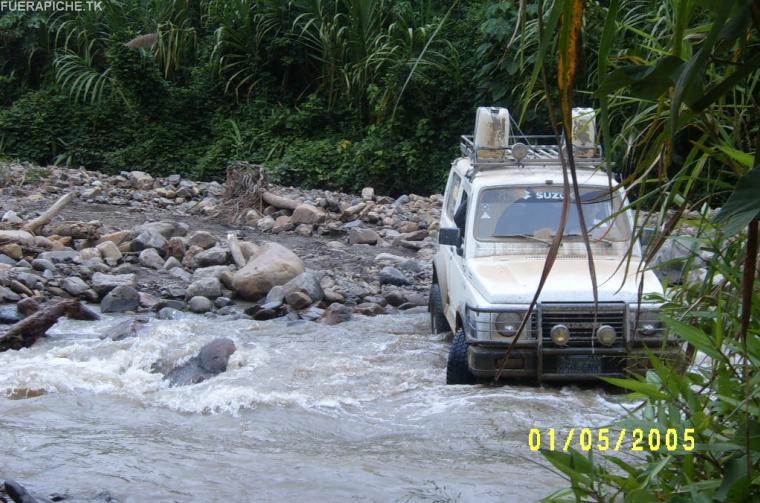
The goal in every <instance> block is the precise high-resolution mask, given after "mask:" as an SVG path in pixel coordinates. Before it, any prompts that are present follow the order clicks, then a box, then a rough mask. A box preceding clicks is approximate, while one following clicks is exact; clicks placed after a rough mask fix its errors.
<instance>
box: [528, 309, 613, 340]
mask: <svg viewBox="0 0 760 503" xmlns="http://www.w3.org/2000/svg"><path fill="white" fill-rule="evenodd" d="M560 324H561V325H565V326H566V327H567V328H568V329H570V341H569V342H568V344H567V347H591V346H592V342H593V345H594V346H596V347H599V346H601V344H600V343H599V341H598V340H596V335H595V329H594V311H593V308H590V309H587V310H578V309H567V308H565V309H563V308H553V307H551V308H546V307H545V308H544V309H543V311H542V313H541V337H542V340H543V345H544V346H545V347H558V346H557V345H556V344H554V342H553V341H552V339H551V335H550V334H551V329H552V327H553V326H555V325H560ZM601 325H609V326H611V327H612V328H614V329H615V333H616V334H617V339H616V341H615V344H614V345H613V346H612V347H619V346H622V345H623V337H624V329H625V308H624V307H617V306H615V308H610V307H605V308H604V309H602V308H601V306H600V309H599V310H598V311H597V315H596V328H599V327H600V326H601Z"/></svg>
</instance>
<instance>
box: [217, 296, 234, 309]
mask: <svg viewBox="0 0 760 503" xmlns="http://www.w3.org/2000/svg"><path fill="white" fill-rule="evenodd" d="M229 305H232V300H230V299H229V298H228V297H217V298H216V300H214V306H215V307H219V308H221V307H227V306H229Z"/></svg>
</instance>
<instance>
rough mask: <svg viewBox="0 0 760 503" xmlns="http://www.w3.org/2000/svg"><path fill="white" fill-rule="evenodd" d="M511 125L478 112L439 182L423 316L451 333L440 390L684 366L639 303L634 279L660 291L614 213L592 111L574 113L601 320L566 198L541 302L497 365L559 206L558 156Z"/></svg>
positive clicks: (653, 311)
mask: <svg viewBox="0 0 760 503" xmlns="http://www.w3.org/2000/svg"><path fill="white" fill-rule="evenodd" d="M509 124H510V119H509V112H508V111H507V110H506V109H503V108H486V107H481V108H479V109H478V115H477V120H476V127H475V134H474V136H472V137H470V136H463V137H462V142H461V150H462V157H460V158H459V159H457V160H456V161H454V163H453V164H452V167H451V172H450V174H449V179H448V184H447V185H446V194H445V196H444V203H443V208H442V211H441V222H440V230H439V246H438V251H437V253H436V255H435V258H434V264H433V284H432V286H431V289H430V303H429V309H430V318H431V325H432V331H433V332H434V333H442V332H449V331H451V332H453V333H454V340H453V344H452V346H451V349H450V353H449V358H448V367H447V372H446V381H447V383H449V384H470V383H474V382H476V381H477V380H478V378H481V379H482V378H493V377H494V376H496V375H497V373H499V372H500V371H501V372H500V375H501V376H503V377H506V378H532V379H537V380H538V381H539V382H540V381H549V380H554V381H558V380H582V379H592V378H596V377H599V376H611V377H612V376H615V377H622V376H623V375H625V374H626V372H627V371H630V370H634V369H636V370H637V369H641V368H645V367H646V366H647V364H648V357H647V355H646V352H647V349H645V348H649V350H651V351H653V352H655V353H656V354H658V355H659V356H661V357H662V356H665V357H673V358H675V359H679V360H680V357H681V355H682V350H681V347H680V344H679V343H678V342H677V341H666V340H665V338H666V335H665V330H664V326H663V324H662V323H661V322H660V321H659V317H658V309H659V307H660V305H659V304H654V303H647V302H645V301H642V300H641V299H640V297H639V285H640V283H641V284H643V291H642V293H643V294H647V293H660V294H661V293H662V291H663V289H662V285H661V284H660V282H659V280H658V279H657V277H656V276H655V274H654V273H653V272H651V271H649V270H644V271H641V269H642V268H640V267H639V265H640V262H641V246H640V244H639V243H638V242H633V243H632V242H631V240H632V239H633V237H632V236H633V215H632V214H631V212H630V211H620V210H621V208H625V207H627V205H628V204H627V202H626V199H625V194H624V193H623V191H622V190H621V189H619V190H617V191H616V192H614V193H612V194H610V187H611V186H616V185H618V184H617V182H613V183H611V180H610V178H609V175H608V174H607V171H606V170H605V168H604V163H603V160H602V158H601V153H600V152H601V149H600V148H599V147H598V146H597V145H596V134H595V121H594V117H593V111H591V110H589V109H575V110H574V119H573V124H574V127H573V129H574V133H573V144H574V154H575V157H576V172H577V174H578V183H579V191H580V197H581V199H582V208H583V214H584V217H585V221H586V225H587V227H588V233H589V240H590V243H591V250H592V254H593V259H594V265H595V270H596V278H597V284H598V304H596V312H595V304H594V297H593V289H592V282H591V276H590V274H589V266H588V259H587V251H586V247H585V245H584V243H583V237H582V229H581V228H580V223H579V219H578V215H577V209H576V206H575V203H574V202H573V201H571V203H572V204H571V206H570V211H569V214H568V220H567V224H566V227H565V231H564V235H563V237H562V241H561V243H562V244H561V246H560V248H559V255H558V256H557V259H556V262H555V263H554V266H553V268H552V270H551V273H550V274H549V276H548V278H547V280H546V283H545V285H544V288H543V290H542V292H541V295H540V297H539V300H538V305H537V306H536V309H535V310H534V312H533V314H532V316H531V319H530V321H529V322H528V323H527V324H526V328H525V329H524V331H523V333H521V334H520V337H519V338H518V340H517V342H516V343H515V344H514V347H513V349H512V351H511V353H510V355H509V358H508V360H506V361H505V360H504V359H505V357H506V353H507V348H508V346H509V345H510V344H511V343H512V342H513V339H514V338H515V336H516V335H517V330H518V328H519V326H520V324H521V321H522V319H523V317H524V315H525V314H526V313H527V311H528V307H529V305H530V303H531V300H532V299H533V296H534V295H535V292H536V290H537V287H538V284H539V280H540V278H541V274H542V269H543V267H544V262H545V260H546V256H547V251H548V250H549V246H550V243H551V241H552V239H553V238H554V236H555V232H556V230H557V228H558V226H559V222H560V216H561V214H562V207H563V176H562V163H561V159H560V155H563V149H562V148H561V147H560V146H558V145H552V144H547V139H548V138H549V137H546V136H544V137H527V136H519V137H511V136H510V127H509ZM552 138H553V137H552ZM570 193H571V194H572V190H571V191H570ZM629 249H631V250H632V251H631V253H632V257H631V260H630V262H628V263H626V258H625V257H626V253H627V252H628V250H629ZM642 282H643V283H642Z"/></svg>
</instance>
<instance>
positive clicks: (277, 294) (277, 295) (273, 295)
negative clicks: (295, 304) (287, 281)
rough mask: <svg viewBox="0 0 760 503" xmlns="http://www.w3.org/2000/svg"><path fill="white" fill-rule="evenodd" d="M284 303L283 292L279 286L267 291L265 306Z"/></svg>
mask: <svg viewBox="0 0 760 503" xmlns="http://www.w3.org/2000/svg"><path fill="white" fill-rule="evenodd" d="M284 301H285V290H284V289H283V287H282V286H281V285H277V286H275V287H272V289H271V290H269V293H267V296H266V299H265V301H264V302H266V303H267V304H271V303H279V304H282V303H283V302H284Z"/></svg>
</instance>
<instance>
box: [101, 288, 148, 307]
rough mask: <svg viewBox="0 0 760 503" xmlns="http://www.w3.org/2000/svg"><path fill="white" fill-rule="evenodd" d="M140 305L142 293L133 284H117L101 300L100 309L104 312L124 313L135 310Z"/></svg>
mask: <svg viewBox="0 0 760 503" xmlns="http://www.w3.org/2000/svg"><path fill="white" fill-rule="evenodd" d="M139 305H140V294H139V293H138V292H137V290H135V289H134V288H132V287H131V286H126V285H122V286H117V287H116V288H114V289H113V290H111V291H110V292H108V294H107V295H106V296H105V297H103V300H101V301H100V310H101V312H104V313H122V312H124V311H133V310H135V309H137V307H138V306H139Z"/></svg>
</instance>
